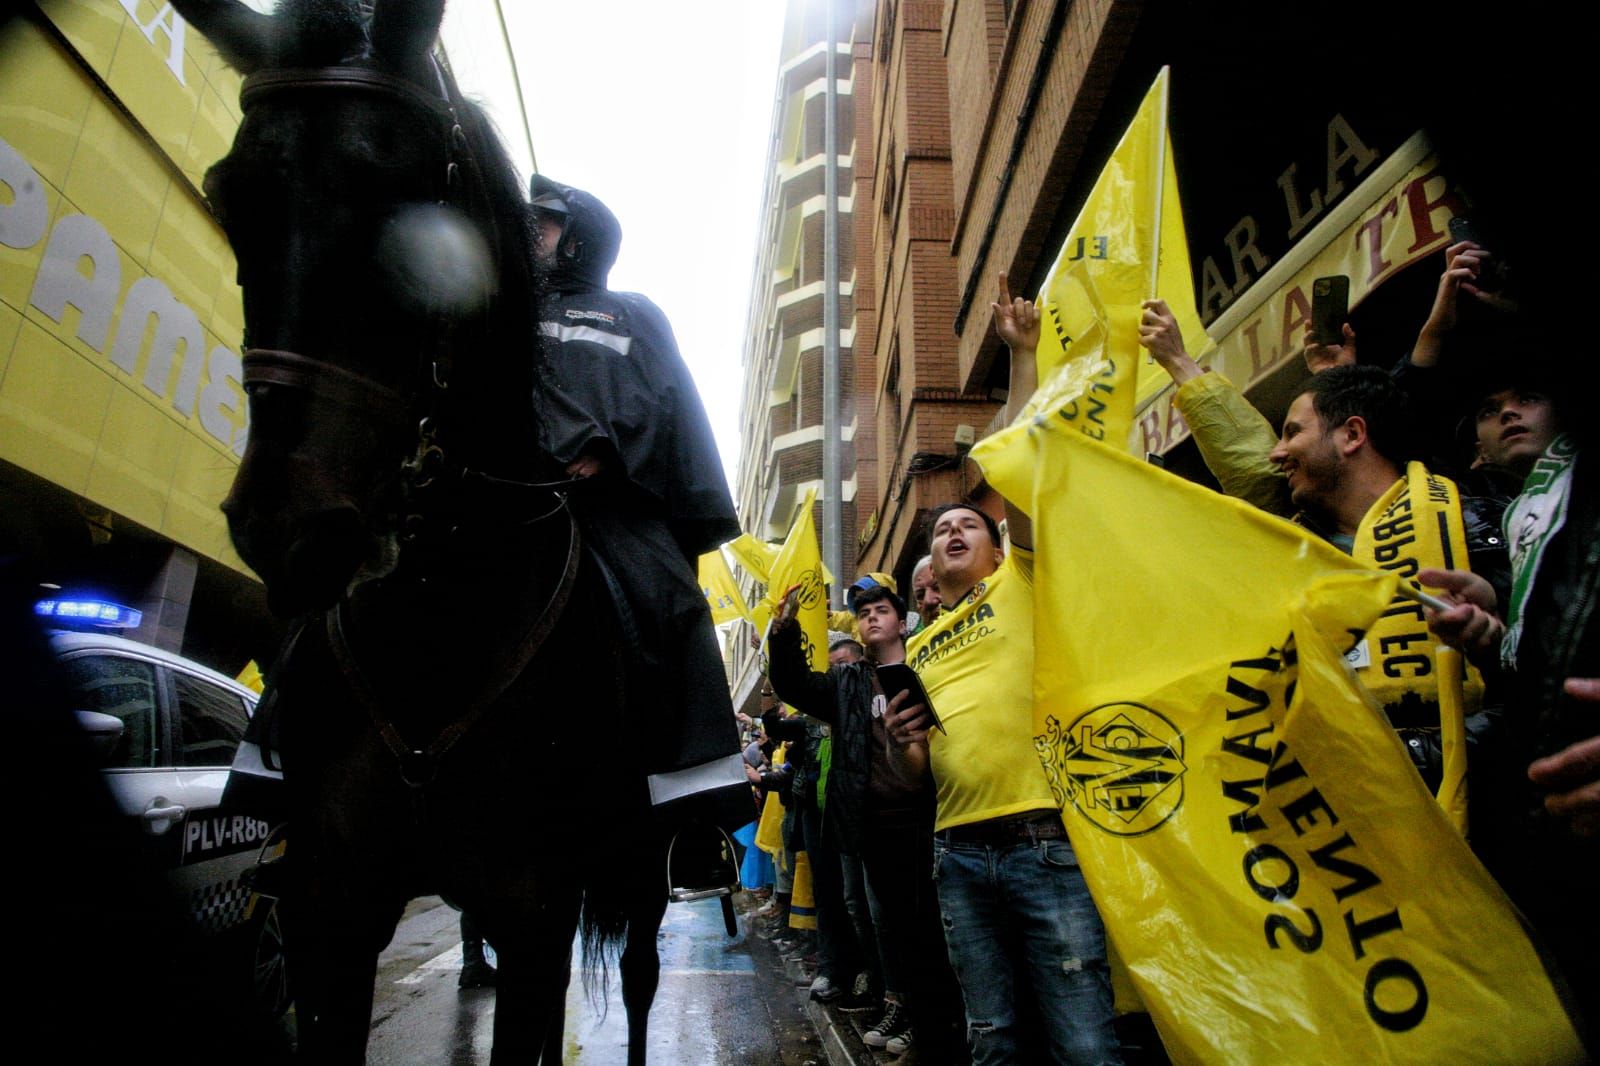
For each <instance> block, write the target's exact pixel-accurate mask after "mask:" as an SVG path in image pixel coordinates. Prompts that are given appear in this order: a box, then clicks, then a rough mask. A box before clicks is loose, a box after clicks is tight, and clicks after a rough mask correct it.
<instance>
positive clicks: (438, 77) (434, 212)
mask: <svg viewBox="0 0 1600 1066" xmlns="http://www.w3.org/2000/svg"><path fill="white" fill-rule="evenodd" d="M175 6H176V7H177V8H178V10H179V12H180V13H181V14H182V15H183V16H184V17H185V18H187V19H189V20H190V21H191V22H193V23H194V24H195V25H196V26H197V27H198V28H199V29H200V30H201V32H203V33H204V34H205V35H206V36H207V38H208V39H210V40H211V42H212V43H213V44H214V45H215V46H216V47H217V48H218V50H219V51H220V52H221V53H222V55H223V57H224V58H225V59H227V60H228V61H229V62H230V63H231V64H232V65H233V66H235V67H236V68H238V69H239V70H240V71H241V72H242V73H244V74H245V75H246V80H245V83H244V89H243V91H242V93H241V96H240V103H241V107H242V110H243V112H244V120H243V122H242V124H241V125H240V127H239V131H238V134H237V136H236V137H235V139H234V143H233V147H232V149H231V150H230V151H229V153H228V154H227V156H226V157H224V158H223V159H222V160H220V161H219V162H218V163H217V164H216V165H215V166H213V167H212V168H211V169H210V171H209V172H208V173H207V175H206V179H205V191H206V195H207V197H208V198H209V200H210V202H211V205H212V209H213V211H214V212H215V213H216V215H217V218H218V219H219V221H220V222H221V224H222V226H223V228H224V229H225V231H226V232H227V235H228V239H229V241H230V243H231V244H232V245H233V249H234V253H235V256H236V258H237V260H238V264H239V284H240V286H241V288H242V290H243V296H244V312H245V357H244V363H245V374H244V377H245V389H246V392H247V393H248V394H249V402H250V418H251V429H250V442H249V446H248V448H247V449H246V451H245V455H244V458H243V461H242V462H241V464H240V468H239V472H238V475H237V476H236V478H235V480H234V484H233V488H232V490H231V492H230V493H229V495H228V498H227V500H226V501H225V502H224V504H223V510H224V512H225V513H226V514H227V516H228V524H229V529H230V531H231V533H232V535H233V540H234V544H235V546H236V547H237V548H238V550H239V554H240V555H241V556H242V557H243V558H244V560H245V561H246V562H247V563H249V564H250V565H251V566H252V567H253V568H254V569H255V570H256V572H257V573H258V574H260V575H261V577H262V579H263V580H264V581H265V582H266V583H267V589H268V594H269V597H270V599H271V601H272V603H273V605H274V609H276V610H278V611H279V612H280V613H285V614H294V613H299V612H300V611H303V610H305V609H309V608H314V607H320V606H325V605H327V604H328V603H331V602H332V601H333V600H334V599H336V598H337V597H338V595H339V594H340V593H341V592H342V591H343V590H344V589H345V588H346V587H347V585H348V584H349V583H350V581H351V580H352V579H353V578H354V577H355V576H356V575H357V574H358V573H361V572H363V568H365V572H381V570H382V569H383V568H384V567H385V566H386V565H389V564H392V560H393V557H394V550H393V540H394V533H395V529H396V526H397V523H398V522H399V521H400V519H401V518H402V510H403V508H402V503H401V500H400V496H401V492H400V489H401V483H402V480H403V479H402V475H401V469H402V464H403V463H404V461H405V460H407V459H408V457H414V456H417V455H420V454H421V453H422V451H423V450H424V449H422V448H419V437H420V436H421V435H422V434H421V433H420V431H419V424H420V422H421V420H422V419H423V418H424V417H425V416H428V415H434V416H436V417H435V418H434V423H435V424H436V423H437V421H438V419H437V414H438V407H439V402H438V397H439V395H440V394H442V393H443V391H444V389H445V388H446V387H447V386H448V385H449V384H450V382H449V380H448V376H449V374H450V372H451V370H452V368H451V367H450V365H449V357H448V356H449V352H450V350H451V349H452V347H471V346H473V345H475V344H481V341H482V333H483V330H484V329H485V320H486V319H487V317H488V313H489V312H488V309H489V307H490V305H491V303H493V302H494V291H495V289H496V287H497V286H498V285H499V284H500V282H501V277H500V274H501V272H500V270H499V269H498V266H499V264H498V263H497V261H496V257H497V254H498V252H499V251H500V240H499V238H498V237H497V231H499V230H503V229H504V228H505V227H506V225H507V223H510V224H512V225H518V226H520V225H525V223H524V222H523V221H522V216H521V215H520V214H517V213H516V212H515V211H514V210H513V208H512V207H511V205H510V203H509V202H507V203H500V202H499V201H500V200H506V199H507V198H506V197H504V196H498V197H497V195H496V194H495V193H494V192H492V191H490V190H489V189H488V188H487V185H486V180H485V178H484V173H483V171H484V169H485V167H486V165H488V164H490V163H493V164H495V165H499V164H501V163H503V157H501V156H499V155H497V154H495V153H498V151H499V150H498V146H497V145H496V146H494V147H493V148H492V149H486V148H485V141H486V139H487V141H489V142H492V141H493V138H492V135H490V134H489V133H488V130H487V126H486V123H485V122H484V120H483V118H482V116H481V115H480V114H479V113H478V112H476V110H475V109H472V108H471V107H470V106H469V105H465V104H464V103H462V101H460V99H459V97H458V94H457V93H456V91H455V88H454V84H453V82H451V81H449V80H448V78H447V76H446V74H445V73H444V72H443V71H442V70H441V69H440V67H439V66H438V65H437V63H436V62H435V60H434V58H433V57H432V47H433V42H434V40H435V39H436V37H437V35H438V29H439V22H440V18H441V16H442V14H443V3H442V0H415V2H409V0H408V2H400V0H379V2H378V3H376V4H375V5H370V6H371V8H372V10H371V13H370V15H369V14H367V13H366V7H367V6H369V5H363V4H361V3H358V0H283V2H281V3H280V4H279V7H278V10H277V12H276V13H275V14H274V15H270V16H269V15H263V14H259V13H257V12H255V11H252V10H251V9H249V8H247V7H245V6H244V5H243V4H240V3H238V2H237V0H175ZM464 127H465V128H464ZM485 151H489V153H490V154H494V155H495V158H494V159H492V160H485V159H484V158H483V156H484V154H485ZM509 181H510V184H511V186H512V187H515V185H516V178H515V175H514V174H511V175H510V176H509ZM518 210H520V209H518ZM511 258H515V257H514V256H512V257H511Z"/></svg>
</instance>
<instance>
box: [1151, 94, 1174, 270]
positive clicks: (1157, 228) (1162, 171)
mask: <svg viewBox="0 0 1600 1066" xmlns="http://www.w3.org/2000/svg"><path fill="white" fill-rule="evenodd" d="M1171 73H1172V68H1171V67H1162V68H1161V73H1160V74H1157V75H1156V77H1157V78H1158V79H1159V80H1160V82H1161V109H1160V112H1159V113H1158V115H1157V118H1156V124H1155V125H1156V132H1155V137H1156V154H1155V160H1156V172H1155V185H1156V209H1155V218H1154V223H1153V225H1152V226H1151V229H1150V244H1151V248H1150V280H1149V283H1148V284H1147V285H1146V286H1145V291H1146V292H1147V293H1148V294H1149V297H1148V298H1149V299H1151V300H1154V299H1155V298H1156V297H1157V296H1158V295H1160V294H1159V293H1158V292H1156V285H1157V283H1158V281H1157V279H1158V277H1159V275H1160V271H1161V200H1162V197H1163V196H1165V194H1166V191H1167V92H1168V89H1169V88H1170V87H1171V84H1172V81H1171Z"/></svg>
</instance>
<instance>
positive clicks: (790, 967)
mask: <svg viewBox="0 0 1600 1066" xmlns="http://www.w3.org/2000/svg"><path fill="white" fill-rule="evenodd" d="M784 971H785V973H787V974H788V976H789V977H790V978H791V979H795V978H797V977H798V976H799V974H800V967H799V964H798V963H793V962H786V963H785V964H784ZM795 995H796V996H797V997H799V1000H800V1004H801V1006H802V1007H803V1008H804V1009H805V1012H806V1017H808V1018H810V1019H811V1025H812V1026H813V1027H814V1028H815V1029H816V1031H817V1038H818V1040H820V1041H821V1043H822V1052H823V1054H824V1055H826V1056H827V1057H828V1064H829V1066H878V1062H879V1060H878V1058H877V1057H876V1056H875V1055H873V1053H872V1049H871V1048H869V1047H867V1045H866V1044H864V1043H862V1041H861V1034H860V1033H858V1032H857V1031H856V1027H855V1025H854V1024H852V1023H851V1021H850V1016H849V1015H848V1014H846V1013H845V1012H844V1011H842V1010H839V1009H838V1008H836V1007H830V1006H828V1005H827V1004H825V1003H818V1002H817V1001H816V1000H814V999H812V998H811V994H810V992H809V990H808V989H807V987H806V986H805V985H797V986H796V989H795ZM891 1061H892V1060H891Z"/></svg>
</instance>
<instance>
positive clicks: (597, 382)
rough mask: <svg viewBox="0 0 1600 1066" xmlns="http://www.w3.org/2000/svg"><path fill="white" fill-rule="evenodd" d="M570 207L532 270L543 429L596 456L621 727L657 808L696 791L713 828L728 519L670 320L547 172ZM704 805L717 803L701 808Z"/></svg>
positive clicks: (717, 468) (721, 766) (727, 807)
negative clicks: (615, 268) (615, 269)
mask: <svg viewBox="0 0 1600 1066" xmlns="http://www.w3.org/2000/svg"><path fill="white" fill-rule="evenodd" d="M541 190H544V191H552V190H553V191H556V192H557V193H558V194H559V196H560V197H561V200H562V201H563V202H564V203H565V204H566V206H567V209H568V211H569V212H570V214H569V218H568V222H567V229H566V231H565V232H564V234H563V237H562V243H561V253H566V252H569V251H570V252H573V253H574V254H570V255H569V254H561V253H558V262H557V265H556V267H555V268H554V269H553V270H551V271H549V272H548V273H547V274H546V275H545V276H544V278H543V279H542V280H543V291H544V293H545V295H544V297H543V299H542V301H541V304H540V316H539V317H540V331H541V334H542V335H543V340H544V350H543V356H544V362H545V366H544V370H543V373H542V375H541V385H540V391H539V395H538V397H537V400H538V409H539V415H540V420H541V421H540V433H541V440H542V443H543V446H544V449H545V451H546V452H548V453H549V455H550V456H551V457H552V458H553V459H554V460H555V461H556V462H557V463H558V464H560V465H562V466H565V465H566V464H567V463H570V462H572V461H573V460H575V459H577V458H579V457H580V456H584V455H589V456H593V457H596V458H598V459H600V460H601V461H602V463H603V464H604V465H603V469H602V470H601V472H600V473H599V474H598V475H596V476H595V477H594V478H592V479H589V481H587V482H585V483H583V484H580V485H578V486H577V487H576V488H575V489H574V490H573V493H572V500H573V509H574V512H575V513H576V515H577V517H578V521H579V524H580V526H581V528H582V531H583V536H584V542H585V544H586V546H587V548H588V550H589V551H590V553H591V555H592V557H593V558H594V559H595V561H596V562H597V563H599V565H600V568H601V570H602V571H603V573H604V574H605V578H606V582H607V585H608V586H609V587H610V589H611V593H612V599H613V601H614V604H615V606H616V610H617V616H618V619H619V624H620V626H621V629H622V634H623V638H624V641H625V645H626V647H627V648H628V649H629V652H630V655H631V658H632V661H631V663H630V668H629V676H628V682H629V691H630V695H629V703H630V715H631V716H632V718H633V723H632V724H633V725H634V726H635V728H636V729H639V730H641V731H642V739H643V740H644V741H645V743H644V744H642V745H640V749H641V750H643V751H647V752H651V753H653V754H652V759H653V765H650V766H648V767H647V769H648V771H649V772H650V788H651V796H652V799H653V801H654V802H655V803H656V804H657V805H658V806H661V805H664V804H667V803H674V802H677V801H689V800H691V799H693V801H694V806H695V808H696V810H697V812H698V814H699V815H700V816H702V817H713V818H715V819H716V820H718V821H720V822H722V823H724V826H725V828H729V829H731V828H735V827H737V826H739V825H742V824H744V823H745V822H748V821H749V820H750V794H749V783H748V781H747V780H746V779H745V775H744V766H743V760H742V756H741V754H740V748H739V735H738V730H737V726H736V725H735V722H734V717H733V708H732V704H731V702H730V699H729V695H728V683H727V678H726V675H725V674H724V672H723V667H722V653H721V649H720V647H719V646H718V643H717V639H716V632H715V630H714V629H713V627H712V623H711V614H710V610H709V608H708V607H707V605H706V602H705V596H704V594H703V593H702V592H701V589H700V583H699V578H698V576H697V571H696V561H697V560H698V558H699V556H700V555H702V554H704V553H705V552H708V551H710V550H712V549H713V548H715V547H717V546H718V545H719V544H722V543H724V542H726V541H728V540H731V539H733V538H734V537H735V536H737V535H738V533H739V523H738V519H737V517H736V516H735V513H734V509H733V500H732V498H731V497H730V496H729V494H728V486H727V481H726V479H725V478H724V476H723V473H722V462H721V460H720V458H719V456H718V454H717V449H716V445H715V443H714V441H713V439H712V436H711V429H710V426H709V424H708V423H707V421H706V415H705V410H704V408H703V407H702V406H701V403H700V396H699V393H698V392H697V391H696V389H695V385H694V381H693V379H692V378H691V377H690V376H689V371H688V368H687V367H686V366H685V365H684V363H683V359H682V357H681V356H680V355H679V354H678V346H677V343H676V341H675V340H674V339H673V336H672V329H671V327H670V326H669V325H668V324H667V320H666V316H664V315H663V314H662V313H661V310H660V309H659V308H657V307H656V306H655V305H654V304H653V303H651V302H650V301H649V300H647V299H645V298H644V297H643V296H640V295H638V294H636V293H623V292H612V291H610V290H609V289H607V288H606V287H605V281H606V276H607V274H608V273H609V271H610V268H611V264H612V262H613V261H614V260H615V258H616V252H617V248H618V246H619V245H620V243H621V239H622V231H621V227H620V226H619V225H618V223H617V220H616V218H615V216H613V215H612V214H611V212H610V211H609V210H607V209H606V207H605V205H604V204H602V203H600V202H599V201H598V200H596V199H594V198H593V197H591V196H589V195H588V194H586V193H584V192H582V191H581V190H577V189H572V188H569V187H566V186H558V185H556V184H555V183H553V182H550V181H548V179H544V178H536V179H535V184H534V193H535V195H536V196H537V195H538V194H539V193H540V191H541ZM713 811H714V812H715V813H713Z"/></svg>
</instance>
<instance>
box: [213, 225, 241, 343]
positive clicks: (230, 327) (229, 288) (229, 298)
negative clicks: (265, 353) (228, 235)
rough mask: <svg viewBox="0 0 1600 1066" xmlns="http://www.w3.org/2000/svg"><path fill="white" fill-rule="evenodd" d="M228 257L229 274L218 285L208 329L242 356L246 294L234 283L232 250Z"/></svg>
mask: <svg viewBox="0 0 1600 1066" xmlns="http://www.w3.org/2000/svg"><path fill="white" fill-rule="evenodd" d="M228 255H229V259H228V273H227V274H226V275H224V276H223V277H222V278H221V279H220V281H219V282H218V284H217V298H216V301H215V302H214V303H213V304H212V310H211V321H210V322H209V323H207V327H208V328H209V329H210V330H211V332H212V333H215V334H216V335H217V336H218V337H221V338H222V343H223V344H226V345H227V346H228V347H229V348H232V349H233V350H234V351H236V352H240V353H241V354H242V353H243V349H242V348H241V347H240V345H241V344H243V343H244V293H243V292H241V291H240V289H239V285H238V283H237V282H235V281H234V276H235V267H234V263H233V259H232V255H233V252H232V250H231V249H230V250H229V252H228Z"/></svg>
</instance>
